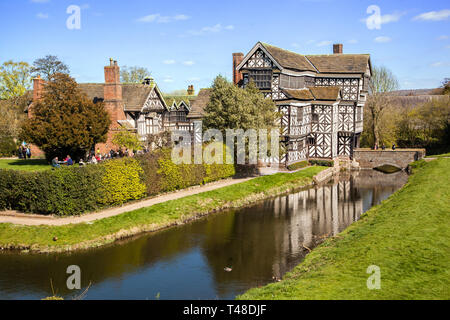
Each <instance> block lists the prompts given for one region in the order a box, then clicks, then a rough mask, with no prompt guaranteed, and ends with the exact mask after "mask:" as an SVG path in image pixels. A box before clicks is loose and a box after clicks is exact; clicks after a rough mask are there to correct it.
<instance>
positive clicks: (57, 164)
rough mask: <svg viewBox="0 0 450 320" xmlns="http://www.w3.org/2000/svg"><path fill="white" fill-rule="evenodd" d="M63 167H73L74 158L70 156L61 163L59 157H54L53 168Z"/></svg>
mask: <svg viewBox="0 0 450 320" xmlns="http://www.w3.org/2000/svg"><path fill="white" fill-rule="evenodd" d="M61 165H66V166H73V160H72V158H71V157H70V156H69V155H67V157H66V158H65V159H64V160H63V161H59V158H58V157H54V158H53V160H52V167H53V168H60V167H61Z"/></svg>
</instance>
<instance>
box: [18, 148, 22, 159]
mask: <svg viewBox="0 0 450 320" xmlns="http://www.w3.org/2000/svg"><path fill="white" fill-rule="evenodd" d="M18 156H19V159H22V156H23V153H22V145H20V146H19V151H18Z"/></svg>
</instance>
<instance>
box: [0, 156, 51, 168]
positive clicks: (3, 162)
mask: <svg viewBox="0 0 450 320" xmlns="http://www.w3.org/2000/svg"><path fill="white" fill-rule="evenodd" d="M0 169H12V170H22V171H41V170H48V169H51V166H50V165H49V164H48V163H47V161H46V160H45V159H29V160H19V159H0Z"/></svg>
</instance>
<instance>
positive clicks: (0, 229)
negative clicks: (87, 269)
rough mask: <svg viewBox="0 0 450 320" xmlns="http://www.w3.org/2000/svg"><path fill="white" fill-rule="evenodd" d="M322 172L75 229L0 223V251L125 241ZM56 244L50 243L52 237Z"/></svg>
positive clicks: (282, 176) (257, 182)
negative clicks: (126, 238) (1, 249)
mask: <svg viewBox="0 0 450 320" xmlns="http://www.w3.org/2000/svg"><path fill="white" fill-rule="evenodd" d="M324 169H326V168H324V167H310V168H307V169H305V170H303V171H299V172H296V173H292V174H289V173H279V174H276V175H273V176H265V177H258V178H256V179H253V180H250V181H246V182H243V183H239V184H236V185H232V186H228V187H224V188H220V189H217V190H213V191H208V192H204V193H201V194H197V195H193V196H188V197H185V198H181V199H177V200H172V201H167V202H164V203H160V204H156V205H154V206H151V207H148V208H143V209H139V210H136V211H132V212H127V213H124V214H121V215H118V216H115V217H111V218H106V219H102V220H98V221H95V222H93V223H92V224H87V223H82V224H77V225H68V226H59V227H50V226H18V225H12V224H0V247H4V248H23V249H31V250H34V251H40V252H48V251H62V250H76V249H81V248H87V247H96V246H100V245H103V244H107V243H110V242H113V241H114V240H117V239H120V238H122V237H124V236H129V235H133V234H137V233H139V232H144V231H154V230H158V229H161V228H163V227H167V226H170V225H174V224H180V223H183V222H185V221H188V220H190V219H193V218H195V217H198V216H200V215H202V214H206V213H209V212H212V211H214V210H218V209H222V208H227V207H238V206H241V205H245V204H248V203H251V202H254V201H256V200H259V199H262V198H265V197H268V196H270V195H274V194H279V193H282V192H286V191H290V190H292V189H294V188H298V187H301V186H305V185H307V184H310V183H312V177H313V176H314V175H316V174H317V173H318V172H320V171H322V170H324ZM55 236H56V237H58V241H57V242H54V241H52V239H53V237H55Z"/></svg>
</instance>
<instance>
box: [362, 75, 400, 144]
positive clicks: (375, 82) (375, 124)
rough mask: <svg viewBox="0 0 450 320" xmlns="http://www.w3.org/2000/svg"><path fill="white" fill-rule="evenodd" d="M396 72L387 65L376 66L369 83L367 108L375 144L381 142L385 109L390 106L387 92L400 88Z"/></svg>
mask: <svg viewBox="0 0 450 320" xmlns="http://www.w3.org/2000/svg"><path fill="white" fill-rule="evenodd" d="M398 87H399V85H398V81H397V78H396V77H395V76H394V74H393V73H392V72H391V71H390V70H388V69H387V68H385V67H374V68H373V73H372V78H371V79H370V83H369V98H368V99H367V104H366V108H367V111H368V113H369V117H370V122H371V123H370V131H371V132H370V133H371V134H372V136H373V141H374V145H379V144H380V126H381V123H382V122H381V120H382V116H383V113H384V110H385V109H386V108H387V107H388V106H389V99H388V97H387V95H386V94H387V93H388V92H390V91H394V90H396V89H398Z"/></svg>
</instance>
